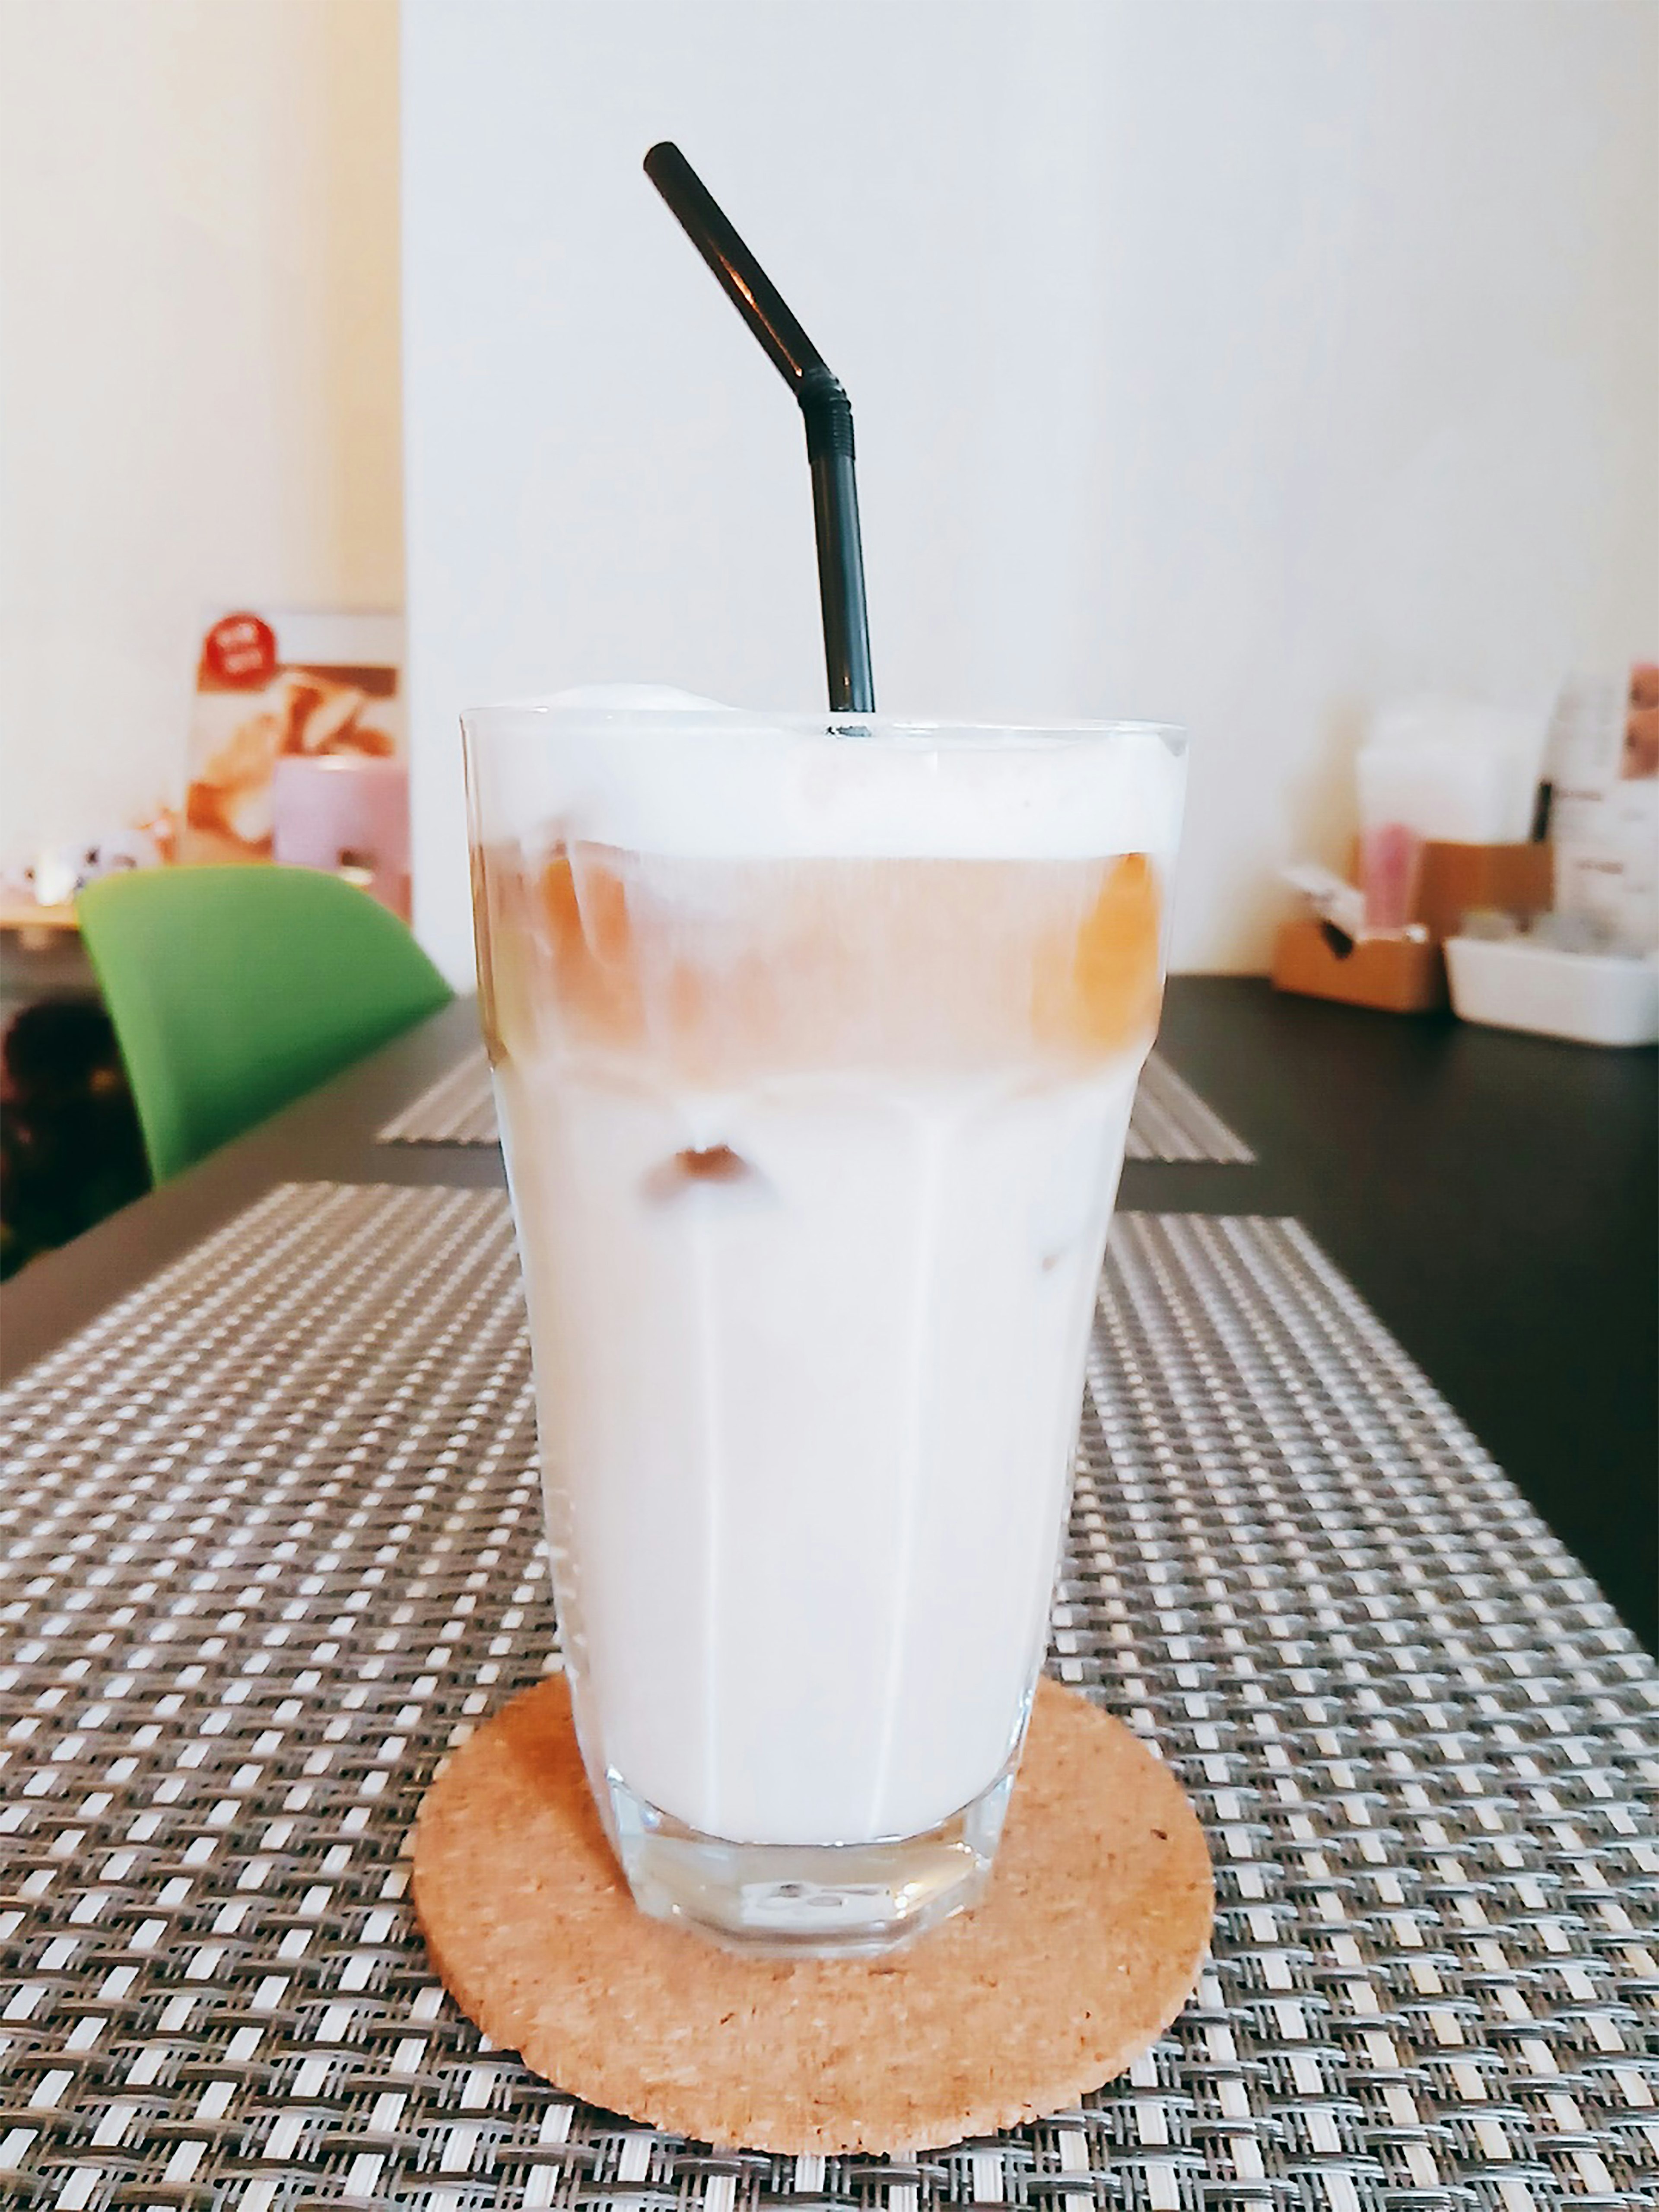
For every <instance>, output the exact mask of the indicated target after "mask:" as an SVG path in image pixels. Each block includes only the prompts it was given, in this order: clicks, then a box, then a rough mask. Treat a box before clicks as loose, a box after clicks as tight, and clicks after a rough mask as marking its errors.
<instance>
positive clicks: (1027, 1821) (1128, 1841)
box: [414, 1676, 1214, 2154]
mask: <svg viewBox="0 0 1659 2212" xmlns="http://www.w3.org/2000/svg"><path fill="white" fill-rule="evenodd" d="M414 1900H415V1910H416V1914H417V1915H418V1917H419V1919H420V1923H421V1927H422V1931H423V1932H424V1934H425V1936H426V1940H427V1946H428V1949H429V1951H430V1953H431V1954H432V1960H433V1963H434V1965H435V1966H436V1968H437V1971H438V1972H439V1974H440V1976H441V1978H442V1979H443V1981H444V1983H445V1984H446V1985H447V1988H448V1989H449V1990H450V1992H451V1994H452V1995H453V1996H454V1998H455V2000H456V2002H457V2003H458V2004H459V2006H460V2008H461V2009H462V2011H463V2012H465V2013H466V2014H467V2015H469V2017H470V2018H471V2019H472V2020H473V2021H476V2022H477V2025H478V2027H481V2028H482V2029H483V2032H484V2033H485V2034H486V2035H487V2036H489V2038H490V2039H491V2041H492V2042H495V2043H496V2044H499V2045H503V2046H504V2047H506V2048H507V2049H511V2050H516V2051H520V2052H522V2054H523V2056H524V2060H525V2063H526V2065H527V2066H529V2067H531V2068H532V2069H533V2070H534V2071H535V2072H536V2073H538V2074H540V2075H544V2076H545V2078H546V2079H547V2080H548V2081H551V2082H554V2083H555V2084H556V2086H557V2087H559V2088H561V2089H563V2090H566V2091H568V2092H569V2093H571V2094H572V2095H574V2096H577V2097H580V2098H582V2099H583V2100H586V2102H587V2103H589V2104H592V2105H598V2106H602V2107H604V2108H605V2110H606V2111H608V2112H623V2113H626V2114H627V2115H628V2116H629V2118H633V2119H635V2120H638V2121H640V2122H641V2123H643V2124H647V2125H648V2126H651V2127H654V2128H659V2129H662V2130H665V2132H667V2133H669V2134H671V2135H684V2136H695V2137H696V2138H698V2139H699V2140H700V2141H702V2142H713V2143H725V2144H738V2145H743V2146H745V2147H747V2148H753V2149H757V2150H769V2151H778V2152H796V2153H799V2152H803V2151H805V2152H817V2153H821V2154H829V2153H833V2152H837V2151H853V2150H865V2151H894V2150H907V2151H908V2150H913V2149H918V2148H936V2147H938V2146H939V2145H943V2144H945V2143H951V2142H960V2141H961V2140H962V2139H963V2137H964V2136H981V2135H987V2134H990V2133H991V2132H993V2131H994V2130H996V2129H999V2128H1008V2127H1015V2126H1018V2125H1019V2124H1021V2123H1023V2122H1024V2121H1027V2120H1031V2119H1035V2118H1039V2117H1040V2116H1041V2115H1042V2114H1043V2113H1045V2112H1058V2111H1062V2110H1064V2109H1065V2108H1066V2106H1071V2105H1074V2104H1075V2103H1076V2102H1077V2101H1078V2100H1079V2098H1080V2097H1083V2096H1085V2095H1087V2094H1088V2093H1089V2092H1090V2091H1091V2090H1093V2089H1097V2088H1098V2087H1099V2086H1100V2084H1101V2083H1102V2082H1103V2081H1107V2080H1109V2078H1110V2077H1111V2076H1112V2075H1114V2074H1116V2073H1118V2072H1120V2071H1121V2069H1123V2068H1124V2067H1125V2066H1127V2065H1128V2064H1129V2063H1130V2062H1131V2061H1132V2060H1133V2059H1135V2058H1137V2057H1139V2055H1140V2054H1141V2052H1142V2051H1146V2049H1148V2048H1149V2047H1150V2045H1152V2044H1153V2043H1154V2042H1156V2041H1157V2039H1158V2036H1159V2035H1160V2034H1161V2033H1163V2031H1164V2028H1165V2027H1168V2025H1169V2023H1170V2021H1172V2020H1173V2019H1174V2018H1175V2016H1176V2014H1177V2013H1178V2012H1179V2011H1180V2010H1181V2008H1182V2005H1183V2004H1184V2003H1185V2002H1186V1999H1187V1996H1188V1993H1189V1991H1190V1990H1191V1989H1192V1987H1193V1984H1194V1980H1195V1979H1196V1978H1197V1973H1198V1966H1199V1961H1200V1958H1201V1957H1202V1956H1203V1953H1204V1948H1205V1945H1206V1942H1207V1941H1208V1939H1209V1933H1210V1919H1211V1914H1212V1906H1213V1902H1214V1892H1213V1888H1212V1882H1211V1878H1210V1861H1209V1855H1208V1853H1207V1851H1206V1849H1205V1844H1204V1837H1203V1832H1202V1831H1201V1830H1200V1827H1199V1825H1198V1820H1197V1818H1196V1816H1195V1815H1194V1812H1193V1809H1192V1808H1191V1806H1190V1805H1189V1804H1188V1802H1187V1800H1186V1798H1185V1796H1183V1795H1182V1790H1181V1788H1180V1785H1179V1784H1178V1783H1177V1782H1176V1779H1175V1778H1174V1776H1173V1775H1172V1774H1171V1773H1170V1771H1169V1769H1168V1768H1167V1767H1166V1766H1165V1765H1164V1763H1163V1762H1162V1760H1160V1759H1157V1758H1155V1757H1154V1756H1153V1754H1152V1753H1151V1752H1150V1751H1148V1750H1147V1749H1146V1747H1145V1746H1144V1745H1143V1744H1141V1743H1140V1742H1139V1741H1137V1739H1136V1738H1135V1737H1134V1736H1133V1735H1132V1734H1131V1733H1130V1731H1129V1730H1128V1729H1127V1728H1125V1727H1124V1726H1123V1724H1122V1723H1121V1722H1120V1721H1115V1720H1113V1719H1111V1718H1110V1717H1109V1716H1108V1715H1107V1714H1105V1713H1102V1712H1099V1711H1097V1710H1096V1709H1095V1707H1093V1706H1092V1705H1089V1704H1087V1703H1086V1702H1085V1700H1084V1699H1082V1698H1080V1697H1078V1696H1076V1695H1075V1694H1074V1693H1073V1692H1069V1691H1066V1690H1063V1689H1061V1688H1060V1686H1059V1685H1058V1684H1057V1683H1054V1682H1050V1681H1048V1680H1044V1681H1042V1682H1041V1683H1040V1684H1039V1685H1038V1688H1037V1697H1036V1705H1035V1707H1034V1709H1033V1711H1032V1715H1031V1727H1030V1735H1029V1736H1028V1737H1027V1740H1026V1745H1025V1755H1024V1760H1023V1761H1022V1764H1021V1766H1020V1772H1019V1779H1018V1782H1017V1783H1016V1784H1015V1787H1014V1794H1013V1799H1012V1804H1011V1806H1010V1808H1009V1813H1008V1824H1007V1827H1006V1830H1005V1832H1004V1834H1003V1839H1002V1846H1001V1849H1000V1852H999V1853H998V1856H997V1863H996V1866H995V1869H994V1872H993V1874H992V1877H991V1882H990V1886H989V1888H988V1889H987V1892H986V1894H985V1896H984V1898H983V1899H981V1902H980V1903H979V1904H978V1905H976V1906H975V1908H974V1909H973V1910H972V1911H970V1912H967V1913H962V1914H958V1915H957V1917H956V1918H955V1919H954V1920H949V1921H946V1922H945V1924H944V1926H943V1927H941V1928H939V1929H934V1930H933V1932H932V1933H931V1934H929V1935H927V1936H921V1938H919V1939H918V1940H917V1942H915V1944H913V1945H912V1946H911V1948H909V1949H908V1950H904V1951H900V1952H897V1953H896V1954H892V1955H890V1956H889V1957H887V1958H884V1959H875V1960H819V1959H809V1960H775V1959H749V1958H744V1957H741V1956H738V1955H737V1954H733V1953H732V1952H729V1951H723V1950H720V1949H719V1948H716V1947H715V1946H714V1944H713V1943H710V1942H705V1941H704V1940H703V1938H702V1937H701V1936H697V1935H695V1934H693V1933H691V1932H690V1931H689V1930H686V1929H678V1928H674V1927H671V1926H668V1925H666V1924H665V1923H663V1922H661V1921H657V1920H647V1918H646V1917H645V1916H644V1915H643V1914H642V1913H641V1912H638V1911H635V1908H634V1905H633V1903H632V1901H631V1899H629V1893H628V1888H627V1885H626V1883H625V1882H624V1881H623V1877H622V1875H621V1873H620V1872H619V1870H618V1869H617V1863H616V1861H615V1859H614V1858H613V1857H612V1856H611V1849H610V1846H609V1844H607V1843H606V1841H605V1834H604V1831H603V1830H602V1829H601V1827H600V1826H599V1815H598V1814H597V1812H596V1811H595V1809H594V1807H593V1802H592V1798H591V1797H590V1796H589V1795H588V1790H587V1784H586V1778H585V1777H584V1774H583V1771H582V1764H581V1756H580V1753H579V1751H578V1750H577V1747H576V1735H575V1730H574V1727H573V1725H572V1723H571V1717H570V1699H569V1695H568V1692H567V1690H566V1688H565V1685H564V1683H563V1681H562V1680H561V1679H559V1678H558V1677H556V1676H555V1677H553V1678H551V1679H550V1680H547V1681H545V1682H542V1683H540V1684H538V1686H537V1687H536V1688H534V1689H532V1690H526V1691H525V1692H523V1693H522V1694H521V1695H520V1696H519V1697H517V1698H514V1699H513V1702H512V1703H511V1704H510V1705H507V1706H505V1707H503V1709H502V1710H501V1711H500V1712H498V1713H497V1714H495V1716H494V1717H493V1718H492V1719H491V1720H489V1722H488V1723H486V1724H485V1726H484V1727H483V1728H482V1729H479V1731H478V1733H477V1735H474V1736H472V1737H471V1739H470V1740H469V1741H467V1742H466V1743H465V1744H464V1745H463V1746H462V1747H461V1749H460V1750H459V1751H458V1752H457V1753H456V1754H455V1756H454V1757H453V1759H451V1760H450V1762H449V1764H448V1765H447V1767H446V1768H445V1769H444V1771H443V1772H442V1774H441V1776H440V1777H439V1778H438V1779H437V1780H436V1781H435V1783H434V1784H433V1785H432V1787H431V1789H430V1790H428V1792H427V1795H426V1797H425V1800H424V1802H422V1807H421V1812H420V1819H419V1821H418V1823H417V1825H416V1833H415V1876H414Z"/></svg>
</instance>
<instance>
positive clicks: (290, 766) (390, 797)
mask: <svg viewBox="0 0 1659 2212" xmlns="http://www.w3.org/2000/svg"><path fill="white" fill-rule="evenodd" d="M271 799H272V805H273V807H274V810H275V815H276V823H275V829H274V832H273V839H272V851H273V856H274V857H275V858H276V860H281V861H284V862H286V863H287V864H288V865H289V866H295V867H301V868H326V869H327V870H328V871H329V872H330V873H331V875H339V876H343V877H345V878H346V879H347V881H348V882H349V883H355V884H361V885H362V888H363V890H366V891H368V892H370V893H371V894H372V895H373V896H374V897H375V898H377V899H379V900H380V903H381V905H382V906H387V907H390V908H391V909H392V912H393V914H395V915H400V916H401V917H402V919H403V920H404V921H408V920H409V913H410V903H409V769H408V768H407V767H406V766H405V764H404V763H403V762H402V761H395V760H374V759H366V758H364V757H362V756H361V755H356V754H350V753H325V754H324V755H323V756H322V757H320V758H318V759H307V758H306V757H303V756H302V755H300V754H290V755H289V756H287V757H284V758H283V759H282V760H279V761H278V762H277V763H276V769H275V772H274V774H273V775H272V778H271Z"/></svg>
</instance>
